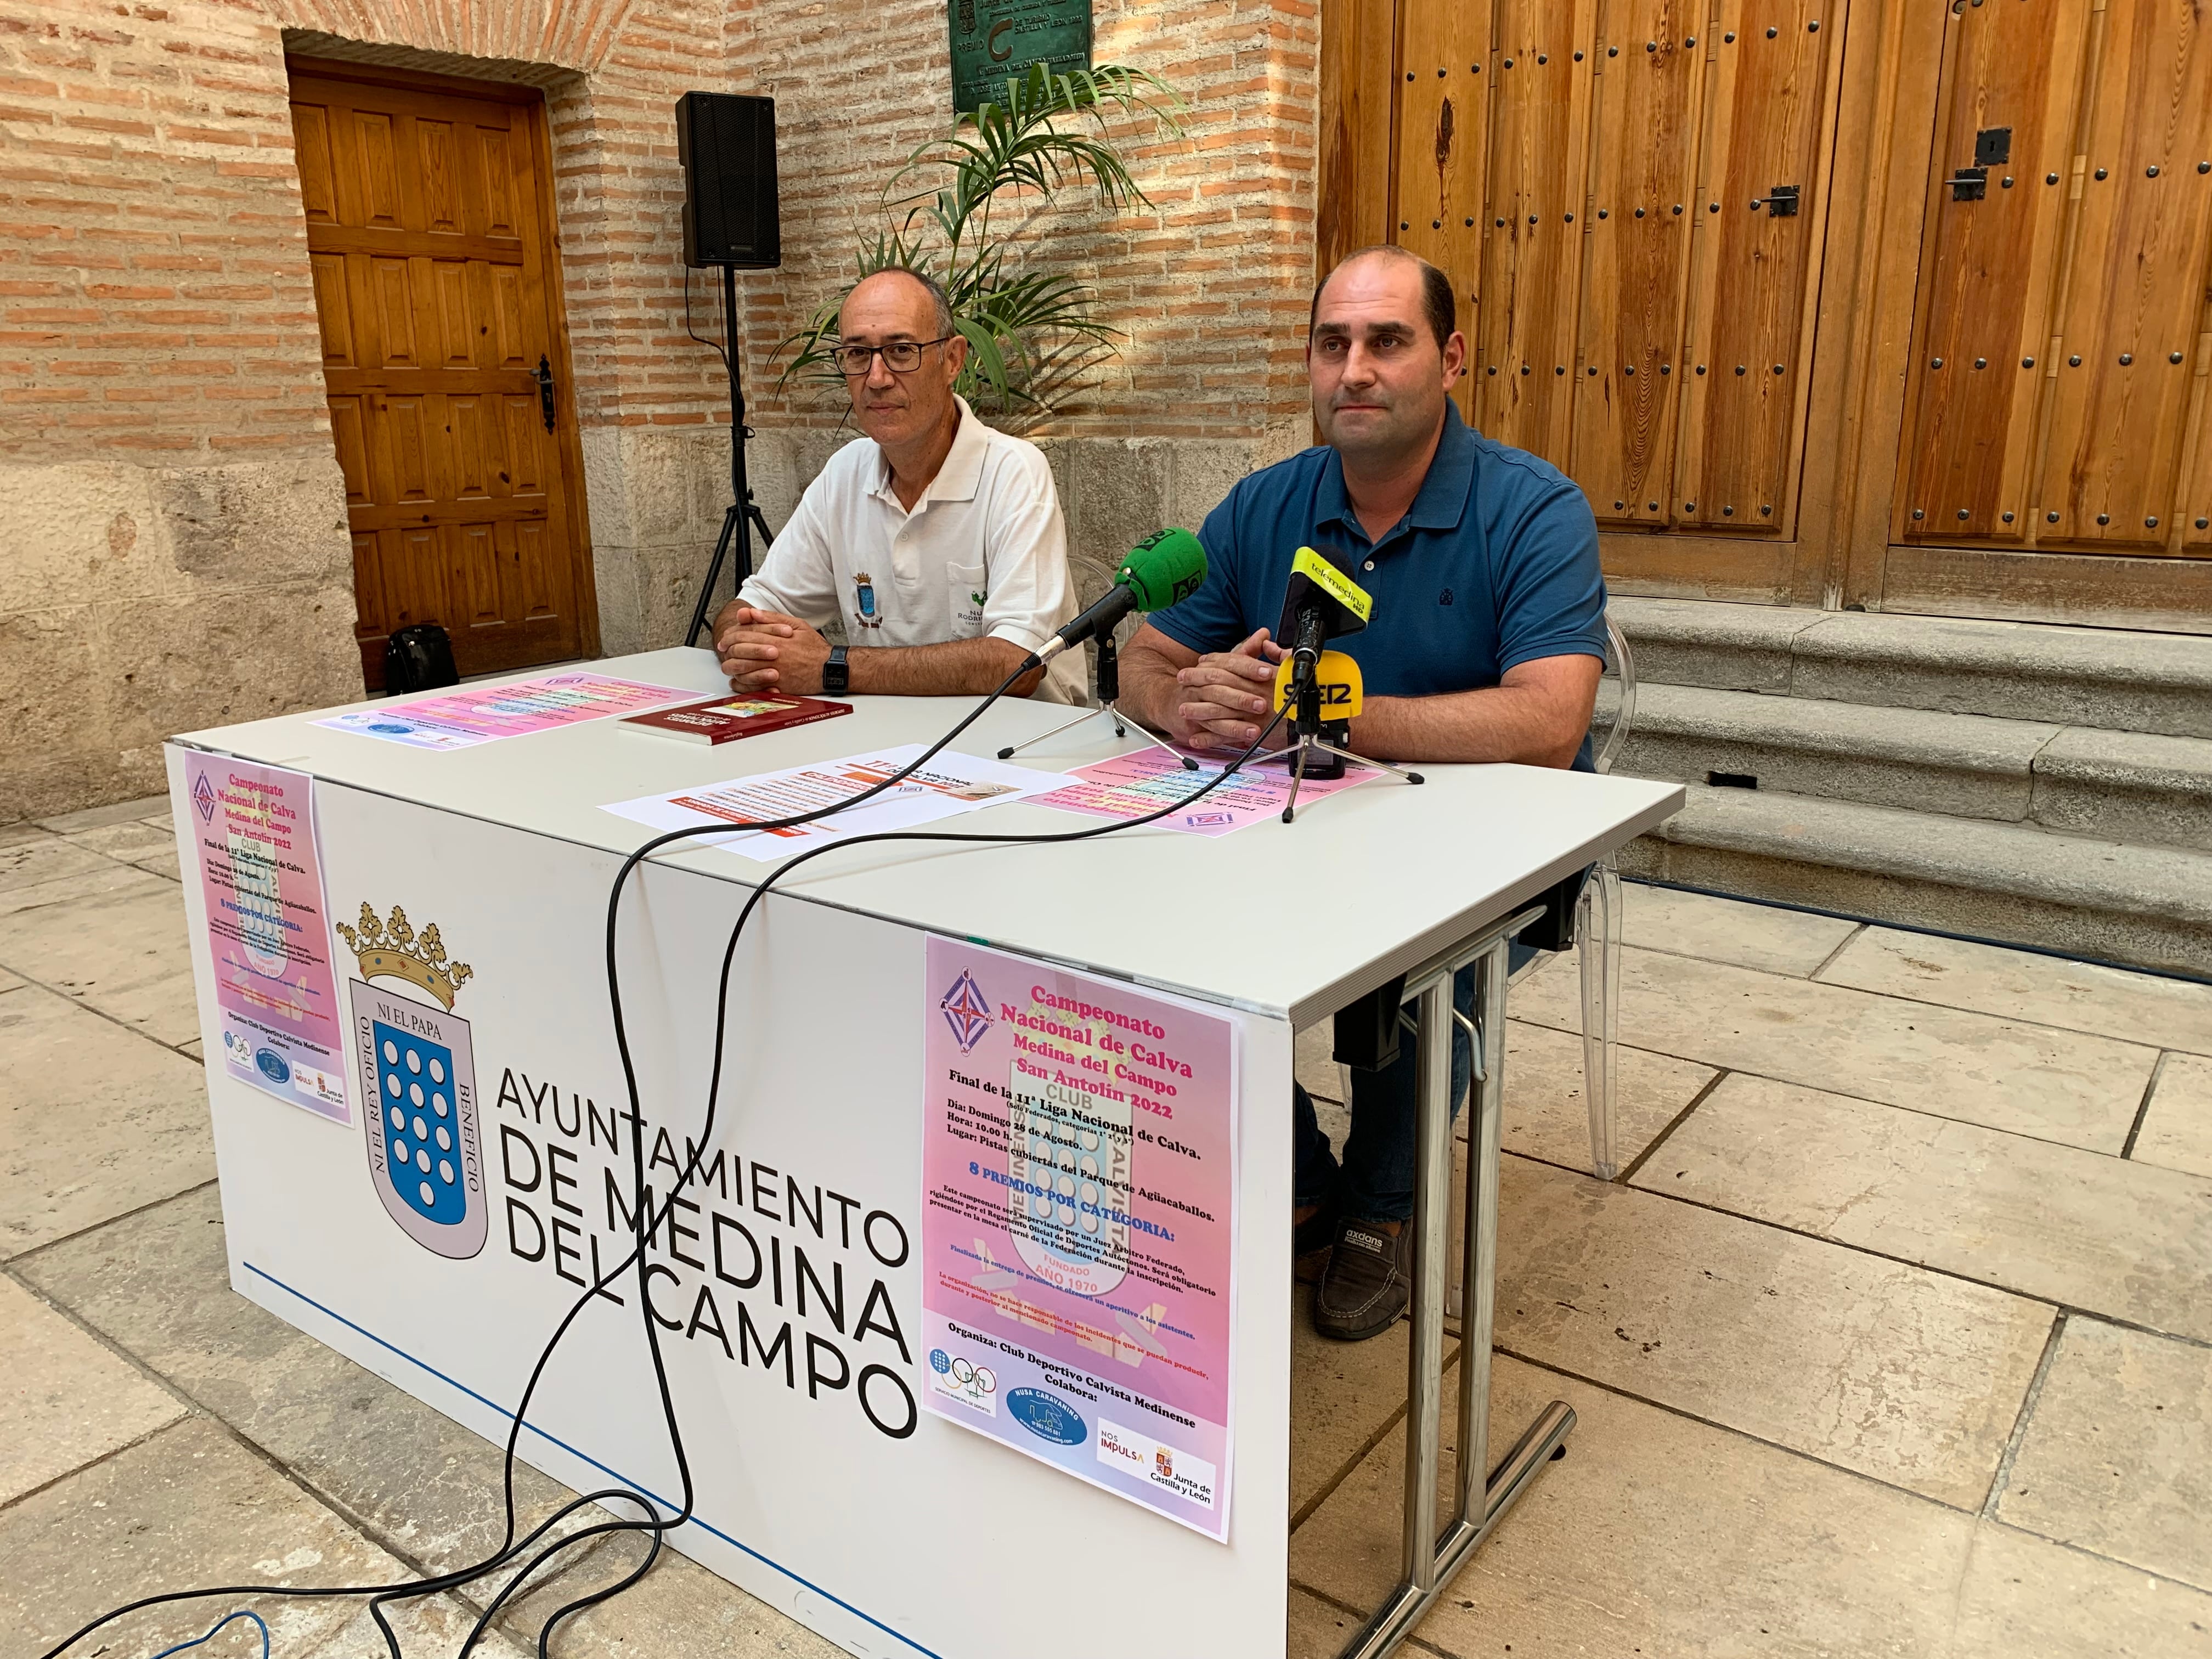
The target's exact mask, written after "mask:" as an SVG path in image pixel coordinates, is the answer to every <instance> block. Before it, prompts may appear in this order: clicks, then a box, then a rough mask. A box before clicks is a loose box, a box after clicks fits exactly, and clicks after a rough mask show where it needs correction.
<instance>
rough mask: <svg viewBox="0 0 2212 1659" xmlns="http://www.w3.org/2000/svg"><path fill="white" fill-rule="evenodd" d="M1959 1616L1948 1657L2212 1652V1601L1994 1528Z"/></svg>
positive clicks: (2093, 1657) (2144, 1657) (1964, 1590)
mask: <svg viewBox="0 0 2212 1659" xmlns="http://www.w3.org/2000/svg"><path fill="white" fill-rule="evenodd" d="M1954 1616H1955V1620H1956V1622H1955V1624H1954V1626H1953V1629H1952V1633H1951V1643H1950V1645H1949V1646H1948V1648H1947V1649H1944V1650H1942V1659H2106V1656H2126V1659H2137V1656H2140V1659H2166V1656H2178V1655H2181V1654H2191V1653H2200V1652H2203V1651H2204V1650H2206V1649H2207V1648H2208V1647H2212V1595H2203V1594H2202V1593H2201V1592H2199V1591H2197V1590H2193V1589H2186V1588H2185V1587H2184V1586H2182V1585H2179V1584H2175V1583H2168V1582H2166V1581H2164V1580H2161V1579H2157V1578H2154V1577H2150V1576H2149V1575H2148V1573H2142V1572H2137V1571H2135V1570H2133V1569H2132V1568H2130V1567H2124V1566H2122V1565H2120V1564H2119V1563H2118V1562H2117V1561H2106V1560H2100V1559H2098V1558H2097V1557H2095V1556H2093V1555H2086V1554H2084V1553H2081V1551H2079V1550H2071V1549H2062V1548H2060V1547H2058V1546H2057V1545H2056V1544H2050V1543H2046V1542H2045V1541H2043V1540H2042V1539H2040V1538H2031V1537H2029V1536H2027V1534H2024V1533H2019V1532H2015V1531H2014V1530H2013V1529H2012V1528H2009V1527H2001V1526H1992V1525H1990V1524H1989V1523H1988V1522H1984V1523H1982V1524H1981V1525H1979V1526H1978V1527H1976V1528H1974V1535H1973V1543H1972V1556H1971V1558H1970V1559H1969V1560H1968V1561H1967V1564H1966V1577H1965V1578H1964V1579H1963V1580H1962V1581H1961V1583H1960V1585H1959V1589H1958V1591H1957V1601H1956V1603H1955V1615H1954Z"/></svg>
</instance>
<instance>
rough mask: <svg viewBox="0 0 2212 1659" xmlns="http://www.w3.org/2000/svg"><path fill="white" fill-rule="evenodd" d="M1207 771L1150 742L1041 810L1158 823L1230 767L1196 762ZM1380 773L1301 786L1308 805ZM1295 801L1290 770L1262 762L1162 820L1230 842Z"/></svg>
mask: <svg viewBox="0 0 2212 1659" xmlns="http://www.w3.org/2000/svg"><path fill="white" fill-rule="evenodd" d="M1194 759H1196V760H1197V762H1198V765H1199V769H1198V770H1197V771H1195V772H1193V771H1191V770H1189V769H1188V768H1186V767H1185V766H1184V765H1183V763H1182V760H1181V759H1180V758H1178V757H1177V756H1176V755H1175V754H1171V753H1170V752H1169V751H1168V750H1164V749H1161V748H1158V747H1155V746H1153V745H1152V744H1146V746H1145V747H1144V748H1142V749H1136V750H1131V751H1130V752H1129V753H1127V754H1126V755H1116V756H1115V757H1113V758H1112V759H1110V760H1103V761H1097V762H1094V763H1092V764H1091V765H1089V766H1079V767H1077V768H1076V769H1075V770H1073V772H1070V773H1069V774H1068V775H1067V779H1068V781H1067V783H1066V785H1065V786H1064V787H1061V788H1059V789H1055V790H1054V791H1053V793H1051V794H1049V795H1039V796H1038V797H1037V798H1036V800H1035V802H1034V803H1032V804H1033V805H1038V806H1057V807H1060V808H1061V809H1062V810H1063V811H1069V812H1081V813H1084V814H1085V815H1086V816H1087V817H1098V818H1120V819H1121V820H1123V821H1124V822H1126V821H1127V820H1128V819H1130V818H1141V817H1150V816H1151V815H1152V813H1154V812H1157V811H1159V810H1160V809H1161V808H1162V807H1163V806H1170V805H1174V804H1175V803H1176V802H1177V801H1181V800H1188V799H1190V797H1191V796H1192V795H1193V794H1194V793H1196V792H1197V791H1198V790H1199V789H1200V788H1202V787H1204V786H1205V783H1206V780H1207V779H1208V778H1211V777H1213V776H1215V775H1218V774H1219V773H1220V772H1221V771H1222V770H1224V769H1225V768H1226V766H1227V765H1228V763H1227V762H1226V761H1225V760H1224V759H1223V758H1222V757H1220V756H1218V755H1200V756H1195V757H1194ZM1373 776H1375V774H1374V773H1372V772H1370V771H1368V770H1366V769H1364V768H1358V767H1355V768H1353V769H1351V770H1348V771H1346V773H1345V775H1343V776H1342V777H1340V778H1308V779H1306V780H1305V781H1304V783H1303V784H1301V785H1300V786H1299V788H1298V799H1299V801H1300V802H1301V803H1304V802H1306V801H1310V800H1316V799H1319V798H1320V797H1322V796H1323V795H1333V794H1334V793H1336V792H1337V791H1338V790H1340V789H1350V788H1352V787H1355V786H1357V785H1358V784H1363V783H1364V782H1366V781H1368V779H1370V778H1371V777H1373ZM1290 799H1291V776H1290V769H1289V767H1287V766H1286V765H1285V764H1284V763H1282V762H1280V761H1272V762H1268V763H1266V764H1258V763H1255V764H1252V765H1248V766H1246V767H1244V768H1243V769H1241V770H1240V771H1239V772H1238V773H1237V775H1236V776H1235V777H1233V778H1231V779H1230V780H1229V781H1228V782H1226V783H1225V784H1223V785H1221V786H1220V787H1218V788H1216V789H1209V790H1207V791H1206V793H1205V794H1204V795H1202V796H1200V797H1199V799H1196V800H1194V801H1192V802H1191V806H1190V810H1189V811H1187V812H1170V813H1169V814H1168V815H1167V816H1166V817H1164V818H1160V819H1158V820H1157V822H1158V824H1159V825H1160V827H1161V828H1162V829H1180V830H1182V832H1183V833H1184V834H1185V835H1187V836H1225V835H1227V834H1229V833H1230V832H1231V830H1235V829H1243V828H1244V826H1245V825H1247V824H1249V823H1262V822H1265V821H1267V820H1270V819H1279V818H1280V817H1282V816H1283V808H1284V806H1285V805H1286V804H1287V803H1288V802H1289V800H1290Z"/></svg>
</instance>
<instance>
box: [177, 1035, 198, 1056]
mask: <svg viewBox="0 0 2212 1659" xmlns="http://www.w3.org/2000/svg"><path fill="white" fill-rule="evenodd" d="M177 1052H178V1053H179V1054H185V1055H189V1056H190V1057H191V1059H193V1060H197V1059H199V1058H200V1040H199V1039H198V1038H197V1037H194V1038H193V1039H192V1040H191V1042H179V1044H178V1045H177Z"/></svg>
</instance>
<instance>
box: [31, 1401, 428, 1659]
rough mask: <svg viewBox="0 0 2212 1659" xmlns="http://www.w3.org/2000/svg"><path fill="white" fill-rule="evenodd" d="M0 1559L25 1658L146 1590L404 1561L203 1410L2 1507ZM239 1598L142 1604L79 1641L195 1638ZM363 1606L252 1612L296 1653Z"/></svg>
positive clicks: (394, 1565) (370, 1570) (397, 1570)
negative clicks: (144, 1607)
mask: <svg viewBox="0 0 2212 1659" xmlns="http://www.w3.org/2000/svg"><path fill="white" fill-rule="evenodd" d="M0 1561H5V1562H6V1563H7V1564H8V1565H7V1571H4V1572H0V1626H4V1628H5V1629H6V1630H7V1632H8V1646H7V1649H6V1651H7V1652H8V1653H9V1655H10V1656H11V1659H15V1656H24V1659H28V1656H30V1655H33V1654H37V1653H40V1652H42V1651H44V1650H46V1648H48V1647H51V1646H52V1644H55V1643H57V1642H58V1641H60V1640H61V1639H62V1638H64V1637H65V1636H67V1635H69V1634H70V1632H72V1631H74V1630H76V1628H77V1626H80V1625H82V1624H83V1623H84V1622H85V1621H86V1620H89V1619H92V1618H95V1617H97V1616H98V1615H99V1614H100V1613H105V1612H106V1610H107V1609H108V1608H110V1607H115V1606H118V1605H119V1604H120V1603H122V1602H125V1601H134V1600H136V1599H137V1598H138V1597H140V1596H142V1595H156V1594H159V1593H161V1592H163V1591H167V1590H180V1589H191V1588H192V1587H194V1586H195V1585H200V1584H240V1583H288V1584H343V1583H389V1582H392V1580H393V1579H395V1578H397V1577H398V1576H399V1575H400V1574H401V1572H402V1571H404V1569H403V1568H402V1567H401V1566H400V1565H399V1564H398V1562H396V1561H394V1560H393V1559H392V1558H391V1557H390V1556H388V1555H386V1553H384V1552H383V1551H382V1550H380V1549H378V1548H377V1547H375V1546H374V1545H373V1544H371V1543H370V1542H369V1541H368V1540H367V1539H365V1538H363V1537H362V1535H361V1534H359V1533H357V1532H355V1531H354V1530H353V1529H352V1528H349V1527H348V1526H347V1525H346V1524H345V1523H344V1522H342V1521H341V1520H339V1518H338V1517H337V1516H335V1515H333V1514H332V1513H331V1511H330V1510H326V1509H325V1508H324V1507H323V1506H322V1505H321V1504H318V1503H316V1502H315V1501H314V1500H313V1498H309V1497H308V1496H307V1494H306V1493H305V1492H301V1490H300V1489H299V1487H297V1486H295V1485H293V1484H292V1483H291V1482H290V1481H289V1480H286V1479H285V1478H284V1477H283V1475H282V1474H278V1473H277V1472H276V1470H274V1469H272V1468H270V1467H269V1465H268V1464H267V1463H265V1462H263V1461H262V1460H261V1459H260V1458H258V1457H256V1456H255V1455H253V1454H252V1452H250V1451H248V1450H246V1448H244V1447H243V1446H240V1444H239V1443H237V1442H236V1441H234V1440H233V1439H232V1438H231V1437H229V1436H228V1434H226V1433H224V1432H223V1431H222V1429H221V1428H220V1427H219V1426H218V1425H215V1424H213V1423H210V1422H209V1421H208V1420H207V1419H205V1418H203V1417H188V1418H186V1419H185V1420H184V1421H182V1422H180V1423H179V1424H177V1425H175V1426H174V1427H173V1428H168V1429H164V1430H162V1431H161V1432H160V1433H159V1434H157V1435H155V1436H154V1437H153V1438H151V1439H150V1440H147V1441H144V1442H142V1443H140V1444H138V1445H136V1446H133V1447H131V1448H130V1449H127V1450H125V1451H122V1452H118V1453H117V1454H116V1455H114V1456H112V1457H111V1458H108V1459H107V1460H106V1462H100V1463H95V1464H94V1465H93V1466H92V1467H91V1468H88V1469H81V1470H79V1471H78V1472H77V1473H76V1474H73V1475H70V1477H69V1478H68V1479H66V1480H58V1481H56V1482H55V1483H54V1484H53V1485H52V1486H48V1487H47V1488H46V1490H45V1491H43V1492H35V1493H33V1495H32V1496H31V1497H29V1498H25V1499H24V1500H23V1501H22V1502H21V1503H20V1504H15V1505H14V1506H12V1507H11V1508H9V1509H6V1510H0ZM237 1605H238V1601H237V1600H236V1598H231V1599H228V1600H223V1601H186V1602H183V1603H179V1604H177V1605H174V1606H170V1607H153V1608H149V1609H147V1610H146V1611H145V1612H143V1613H131V1614H130V1615H128V1616H127V1617H125V1618H124V1619H121V1620H117V1621H116V1622H115V1623H114V1624H113V1625H111V1626H107V1627H106V1629H105V1630H104V1631H102V1632H101V1633H100V1637H99V1638H97V1639H94V1640H89V1641H88V1642H86V1643H85V1644H83V1645H82V1646H81V1647H80V1648H78V1649H77V1650H76V1652H78V1653H81V1654H86V1655H90V1654H92V1653H94V1652H95V1651H104V1652H106V1653H107V1654H109V1655H131V1654H149V1653H157V1652H159V1651H161V1650H162V1649H163V1648H166V1647H168V1646H170V1645H171V1644H173V1643H177V1642H181V1641H185V1640H186V1639H187V1638H191V1637H195V1636H198V1635H201V1634H202V1633H204V1632H205V1631H206V1630H207V1629H208V1627H209V1626H211V1625H213V1624H214V1623H215V1621H216V1620H217V1619H220V1618H221V1617H222V1615H223V1614H224V1613H228V1612H230V1611H231V1610H232V1608H234V1607H236V1606H237ZM359 1608H360V1604H359V1603H357V1602H353V1601H283V1600H279V1599H276V1598H273V1597H272V1598H270V1600H268V1601H264V1603H262V1604H261V1606H260V1607H258V1611H259V1612H260V1613H261V1614H262V1616H263V1617H264V1618H265V1619H266V1620H268V1621H269V1629H270V1636H271V1638H273V1639H272V1643H271V1645H272V1648H273V1650H274V1651H276V1652H277V1653H280V1654H298V1653H305V1652H307V1651H309V1650H312V1649H313V1648H314V1647H315V1646H316V1645H317V1644H319V1643H321V1642H323V1641H325V1640H326V1639H328V1638H329V1637H330V1635H331V1633H332V1632H336V1631H337V1630H339V1629H340V1628H342V1627H343V1626H344V1625H345V1624H346V1623H347V1622H348V1621H349V1620H351V1619H352V1618H353V1617H354V1616H355V1615H356V1613H358V1611H359ZM226 1639H228V1632H227V1633H226ZM103 1643H104V1644H106V1646H105V1647H104V1648H103V1647H102V1645H101V1644H103ZM229 1651H231V1652H234V1653H240V1654H242V1653H244V1652H245V1651H246V1649H245V1648H244V1647H243V1646H240V1647H238V1648H235V1649H232V1650H229ZM252 1651H253V1652H255V1653H257V1654H258V1652H259V1651H260V1648H259V1644H258V1643H256V1644H255V1645H254V1647H253V1649H252Z"/></svg>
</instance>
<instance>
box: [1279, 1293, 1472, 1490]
mask: <svg viewBox="0 0 2212 1659" xmlns="http://www.w3.org/2000/svg"><path fill="white" fill-rule="evenodd" d="M1312 1306H1313V1292H1312V1291H1311V1290H1310V1289H1308V1288H1306V1287H1304V1286H1300V1287H1299V1289H1298V1291H1297V1295H1296V1296H1295V1297H1292V1298H1291V1309H1292V1310H1291V1514H1292V1515H1297V1513H1298V1512H1299V1511H1301V1510H1304V1508H1305V1507H1306V1506H1307V1505H1308V1504H1310V1503H1312V1502H1313V1501H1314V1500H1315V1499H1316V1498H1319V1497H1321V1496H1322V1494H1323V1493H1325V1492H1328V1489H1329V1488H1330V1487H1331V1486H1334V1485H1335V1484H1336V1482H1337V1481H1338V1480H1340V1479H1342V1478H1343V1476H1344V1475H1345V1474H1346V1472H1347V1471H1348V1470H1350V1469H1351V1468H1352V1465H1353V1464H1355V1463H1357V1462H1358V1461H1359V1459H1360V1458H1361V1457H1363V1456H1364V1455H1365V1454H1366V1453H1367V1451H1368V1449H1369V1448H1370V1444H1371V1443H1373V1441H1374V1438H1375V1437H1376V1435H1377V1434H1378V1433H1380V1432H1382V1431H1383V1429H1384V1428H1385V1427H1386V1426H1387V1425H1389V1423H1390V1421H1391V1419H1393V1418H1395V1416H1396V1415H1397V1414H1398V1413H1400V1412H1401V1411H1403V1410H1404V1409H1405V1406H1406V1352H1407V1345H1408V1344H1409V1343H1410V1342H1411V1341H1412V1340H1413V1327H1412V1326H1411V1325H1408V1324H1407V1323H1406V1322H1405V1321H1403V1320H1401V1321H1399V1322H1398V1323H1396V1324H1395V1325H1393V1326H1392V1327H1391V1328H1389V1330H1387V1331H1385V1332H1383V1334H1382V1335H1380V1336H1378V1337H1376V1338H1374V1339H1373V1340H1370V1341H1367V1342H1331V1341H1329V1340H1328V1339H1327V1338H1325V1337H1322V1336H1320V1335H1317V1334H1316V1333H1315V1331H1314V1328H1313V1320H1312V1317H1311V1310H1312ZM1456 1346H1457V1345H1456V1344H1455V1343H1454V1342H1453V1341H1452V1340H1451V1339H1450V1338H1449V1337H1446V1338H1445V1339H1444V1351H1445V1352H1447V1353H1450V1352H1453V1351H1454V1350H1455V1347H1456Z"/></svg>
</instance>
